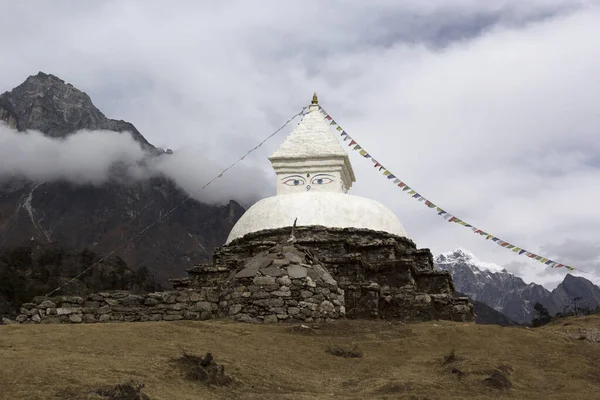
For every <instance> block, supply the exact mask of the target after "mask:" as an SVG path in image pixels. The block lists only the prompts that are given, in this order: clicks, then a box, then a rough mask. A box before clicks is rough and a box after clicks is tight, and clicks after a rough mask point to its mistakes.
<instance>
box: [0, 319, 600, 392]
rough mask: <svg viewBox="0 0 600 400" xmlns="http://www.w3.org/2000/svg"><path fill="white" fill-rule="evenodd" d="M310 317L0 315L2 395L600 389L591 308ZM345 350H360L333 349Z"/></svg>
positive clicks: (599, 322) (599, 353) (599, 351)
mask: <svg viewBox="0 0 600 400" xmlns="http://www.w3.org/2000/svg"><path fill="white" fill-rule="evenodd" d="M310 327H311V328H310V329H306V328H301V327H300V326H299V325H294V326H292V325H290V324H282V325H251V324H241V323H233V322H228V321H209V322H147V323H121V324H116V323H115V324H90V325H6V326H0V388H1V389H0V398H2V399H99V398H102V397H100V396H98V395H96V394H90V392H91V391H92V390H94V389H96V388H99V387H104V386H110V385H116V384H119V383H123V382H127V381H130V380H134V381H137V382H141V383H144V385H145V387H144V388H143V390H142V392H143V393H145V394H146V395H148V396H149V398H150V399H152V400H156V399H407V400H408V399H412V400H418V399H419V400H425V399H431V400H433V399H488V398H494V399H504V398H506V399H560V400H566V399H600V343H598V341H600V334H599V333H598V332H599V331H598V328H600V316H597V315H596V316H588V317H580V318H576V319H568V320H563V321H559V322H555V323H552V324H550V325H547V326H545V327H542V328H538V329H526V328H501V327H498V326H483V325H474V324H461V323H452V322H445V321H436V322H427V323H420V324H391V323H387V322H379V321H377V322H374V321H339V322H336V323H332V324H327V325H320V326H317V325H312V324H311V325H310ZM182 349H183V350H185V351H186V352H188V353H191V354H196V355H199V356H203V355H204V354H205V353H206V352H208V351H210V352H211V353H212V355H213V357H214V360H215V362H216V363H217V364H219V365H224V367H225V374H227V375H229V376H230V377H231V378H232V379H233V382H232V383H231V384H230V385H229V386H210V385H207V384H206V383H204V382H198V381H192V380H190V379H189V378H188V377H187V376H186V374H185V371H184V370H183V369H182V367H181V366H180V364H178V363H176V362H175V361H174V359H177V358H179V357H181V355H182V352H181V350H182ZM340 349H341V350H344V349H346V350H348V349H352V350H353V351H354V352H355V353H356V354H354V355H355V356H358V357H348V358H345V357H341V356H336V355H334V354H331V353H332V352H333V353H336V351H339V350H340ZM453 349H454V354H453V355H452V354H451V353H452V350H453ZM331 350H334V351H331ZM342 353H343V351H342ZM494 371H495V372H494ZM492 375H493V378H492V379H491V380H490V379H488V380H486V379H487V378H489V377H490V376H492ZM507 382H509V383H507ZM509 384H510V385H511V387H510V388H501V387H500V386H506V385H509Z"/></svg>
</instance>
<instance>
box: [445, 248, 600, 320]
mask: <svg viewBox="0 0 600 400" xmlns="http://www.w3.org/2000/svg"><path fill="white" fill-rule="evenodd" d="M434 264H435V266H436V267H437V268H439V269H443V270H446V271H448V272H450V274H451V275H452V279H453V281H454V284H455V285H456V289H457V291H459V292H462V293H465V294H466V295H467V296H469V297H470V298H472V299H473V300H476V301H481V302H484V303H485V304H487V305H489V306H490V307H492V308H493V309H495V310H496V311H498V312H501V313H502V314H504V315H506V316H507V317H508V318H509V319H511V320H513V321H515V322H518V323H530V322H531V319H532V317H533V313H534V312H533V306H534V305H535V303H537V302H539V303H542V304H543V305H544V306H545V307H546V308H548V310H549V312H550V313H551V314H553V315H555V314H557V313H561V312H564V311H565V310H566V309H568V308H570V307H572V306H573V304H572V303H573V299H574V298H576V297H582V301H583V302H582V304H581V305H582V306H585V307H587V308H590V309H592V310H593V309H595V308H596V307H599V306H600V288H599V287H598V286H596V285H594V284H593V283H592V282H590V281H589V280H587V279H585V278H583V277H576V276H573V275H571V274H567V275H566V276H565V278H564V280H563V282H562V283H561V284H559V285H558V287H557V288H555V289H554V290H552V291H549V290H548V289H546V288H544V287H543V286H542V285H539V284H536V283H534V282H531V283H528V284H527V283H525V282H524V281H523V279H521V278H520V277H518V276H515V275H514V274H511V273H510V272H508V271H507V270H506V269H503V268H501V267H499V266H497V265H495V264H491V263H485V262H482V261H480V260H478V259H477V258H476V257H475V256H474V255H473V254H472V253H471V252H469V251H467V250H464V249H462V248H459V249H456V250H454V251H451V252H447V253H442V254H440V255H438V256H436V257H434Z"/></svg>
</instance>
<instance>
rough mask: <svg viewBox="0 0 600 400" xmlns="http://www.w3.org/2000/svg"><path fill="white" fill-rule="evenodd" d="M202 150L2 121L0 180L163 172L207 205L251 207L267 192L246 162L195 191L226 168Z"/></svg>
mask: <svg viewBox="0 0 600 400" xmlns="http://www.w3.org/2000/svg"><path fill="white" fill-rule="evenodd" d="M206 153H207V152H206V150H203V151H200V150H199V149H198V150H195V149H194V148H187V149H183V150H180V151H176V152H174V153H173V154H164V155H162V156H152V155H150V154H148V153H147V152H146V151H144V150H143V149H142V147H141V146H140V144H139V143H138V142H136V141H135V140H134V139H133V138H132V136H131V134H129V133H128V132H113V131H87V130H84V131H79V132H76V133H74V134H72V135H70V136H68V137H66V138H58V139H57V138H50V137H47V136H44V135H43V134H42V133H40V132H37V131H27V132H18V131H16V130H14V129H11V128H9V127H8V126H6V124H4V123H0V181H2V180H7V179H11V178H15V177H22V178H26V179H29V180H32V181H36V182H51V181H56V180H66V181H69V182H72V183H75V184H92V185H97V186H100V185H103V184H105V183H107V182H109V181H114V180H117V181H121V182H123V183H132V182H135V181H139V180H144V179H149V178H151V177H154V176H161V175H163V176H166V177H168V178H170V179H172V180H173V181H174V182H175V183H176V184H177V185H178V186H179V187H180V188H181V189H183V190H184V191H185V192H186V193H195V192H198V193H195V195H194V198H195V199H196V200H198V201H202V202H206V203H211V204H223V203H225V202H227V201H229V200H236V201H238V202H240V203H242V204H244V205H249V204H252V203H253V202H255V201H256V200H258V199H259V198H260V197H262V196H263V195H266V193H265V192H266V189H268V188H269V187H270V186H269V185H268V182H267V176H266V174H265V172H264V171H262V170H260V169H259V168H257V167H255V166H253V165H248V164H247V163H246V165H244V164H240V165H238V167H237V168H235V169H232V170H230V171H228V172H227V173H225V174H223V176H222V177H220V178H219V179H217V180H215V181H214V182H212V183H211V184H210V185H209V186H208V187H206V188H205V189H203V190H200V191H199V189H200V188H201V187H202V186H204V185H205V184H206V183H207V182H209V181H210V180H211V179H213V178H214V177H216V176H217V175H219V173H220V172H221V171H222V170H223V169H224V168H225V167H226V165H224V164H223V163H222V162H215V161H214V160H211V159H210V158H209V157H207V155H206ZM233 157H235V156H233ZM231 161H232V162H233V161H234V160H233V159H232V160H231Z"/></svg>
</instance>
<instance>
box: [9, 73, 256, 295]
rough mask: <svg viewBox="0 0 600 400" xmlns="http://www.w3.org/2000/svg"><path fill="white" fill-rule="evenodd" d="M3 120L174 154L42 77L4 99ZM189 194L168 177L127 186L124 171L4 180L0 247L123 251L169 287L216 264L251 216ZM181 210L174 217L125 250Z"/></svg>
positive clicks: (44, 131) (88, 100)
mask: <svg viewBox="0 0 600 400" xmlns="http://www.w3.org/2000/svg"><path fill="white" fill-rule="evenodd" d="M0 121H3V122H4V123H6V124H7V125H8V126H9V127H10V128H12V129H15V132H19V131H21V132H22V131H29V130H37V131H39V132H41V133H42V134H43V135H44V136H47V137H52V138H65V137H67V136H69V135H73V134H76V132H79V131H84V130H88V131H89V130H105V131H114V132H128V133H130V134H131V136H132V138H133V139H134V140H135V141H136V142H137V143H139V144H140V146H141V147H142V148H143V150H144V151H145V152H146V153H148V155H149V157H153V156H165V157H168V156H169V155H168V154H166V153H165V152H164V151H162V150H161V149H157V148H156V147H154V146H153V145H152V144H150V143H149V142H148V141H147V140H146V139H145V138H144V136H143V135H142V134H141V133H140V132H139V131H138V130H137V129H136V128H135V126H134V125H133V124H131V123H129V122H125V121H117V120H111V119H109V118H107V117H106V116H105V115H104V114H103V113H102V112H101V111H100V110H98V109H97V108H96V107H95V106H94V104H93V103H92V101H91V98H90V97H89V96H88V95H87V94H86V93H84V92H82V91H80V90H78V89H76V88H75V87H73V86H72V85H71V84H69V83H66V82H65V81H63V80H62V79H60V78H58V77H56V76H54V75H51V74H46V73H43V72H40V73H38V74H37V75H32V76H29V77H28V78H27V79H26V80H25V82H23V83H22V84H20V85H18V86H17V87H15V88H14V89H12V90H10V91H7V92H5V93H3V94H2V95H0ZM187 197H188V195H187V193H185V192H184V191H183V190H182V189H180V188H179V187H178V186H177V185H176V184H175V182H174V181H172V180H171V179H169V178H168V177H166V176H162V175H159V176H153V177H150V178H146V179H142V180H135V181H133V180H126V181H123V180H122V179H118V169H116V174H115V175H114V179H109V180H108V181H107V182H105V183H103V184H99V185H98V184H97V185H91V184H75V183H72V182H68V181H66V180H64V179H55V180H51V181H46V182H34V181H31V180H30V179H28V178H27V177H22V176H10V177H6V176H4V177H0V249H1V248H6V247H10V246H19V245H21V244H23V243H25V242H26V241H27V240H29V239H30V238H32V237H34V238H36V239H37V240H40V241H46V242H53V241H57V242H60V243H62V244H64V245H67V246H70V247H73V248H75V249H80V250H82V249H85V248H89V249H92V250H93V251H94V252H97V253H99V254H107V253H109V252H110V251H113V250H114V249H115V248H119V247H121V249H120V250H118V251H117V252H116V255H118V256H120V257H122V258H123V260H125V262H126V263H127V264H128V265H129V266H131V267H132V268H133V269H139V268H141V267H147V268H148V270H149V271H150V272H151V274H152V275H153V276H155V277H156V279H157V281H158V282H159V283H160V284H162V285H163V286H165V287H168V286H169V283H168V280H169V279H171V278H177V277H181V276H183V275H185V270H186V269H187V268H190V267H192V266H193V265H195V264H199V263H204V262H207V261H208V260H210V258H211V257H212V250H213V249H214V247H216V246H219V245H222V244H223V243H224V242H225V239H226V238H227V235H228V233H229V231H230V230H231V228H232V227H233V225H234V224H235V222H237V220H238V219H239V218H240V217H241V215H242V214H243V213H244V211H245V210H244V208H243V207H242V206H241V205H240V204H239V203H237V202H236V201H234V200H230V201H229V202H228V203H226V204H223V205H210V204H205V203H202V202H198V201H196V200H193V199H190V200H189V201H186V202H185V203H183V202H184V200H186V198H187ZM181 203H183V204H181ZM180 204H181V205H180ZM179 205H180V206H179ZM176 206H177V207H178V208H177V209H176V210H175V211H174V212H173V213H171V214H170V215H169V217H168V218H166V219H164V220H162V221H161V222H160V223H158V224H155V225H154V226H153V227H152V228H151V229H148V230H147V231H145V232H144V234H143V235H142V236H140V237H138V238H136V240H134V241H131V242H130V243H127V244H126V245H125V243H126V242H127V241H128V240H129V239H130V238H132V237H134V236H135V235H136V234H138V232H140V231H142V230H143V229H145V228H147V227H148V226H149V225H151V224H154V223H155V222H156V221H157V220H158V219H160V218H161V217H162V215H164V213H165V212H166V210H171V209H173V208H174V207H176Z"/></svg>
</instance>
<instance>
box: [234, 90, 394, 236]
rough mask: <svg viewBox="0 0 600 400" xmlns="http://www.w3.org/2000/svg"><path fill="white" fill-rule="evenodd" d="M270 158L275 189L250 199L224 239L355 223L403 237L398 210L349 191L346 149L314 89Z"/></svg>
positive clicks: (350, 171) (351, 173)
mask: <svg viewBox="0 0 600 400" xmlns="http://www.w3.org/2000/svg"><path fill="white" fill-rule="evenodd" d="M269 160H270V161H271V163H272V166H273V169H274V171H275V175H276V188H277V193H276V195H275V196H273V197H268V198H265V199H262V200H260V201H259V202H257V203H256V204H254V205H253V206H252V207H250V209H248V211H246V213H245V214H244V215H243V216H242V217H241V218H240V220H239V221H238V222H237V224H236V225H235V226H234V227H233V229H232V230H231V233H230V234H229V237H228V238H227V242H226V243H229V242H231V241H232V240H234V239H238V238H241V237H243V236H244V235H246V234H248V233H253V232H258V231H262V230H267V229H277V228H284V227H290V226H292V224H293V223H294V220H295V219H296V218H297V225H298V226H323V227H327V228H359V229H370V230H373V231H382V232H386V233H391V234H394V235H397V236H401V237H406V232H405V230H404V228H403V227H402V224H401V223H400V221H399V220H398V218H397V217H396V215H395V214H394V213H393V212H392V211H391V210H389V209H388V208H387V207H385V206H384V205H382V204H381V203H379V202H377V201H375V200H372V199H368V198H364V197H359V196H353V195H350V194H348V191H349V190H350V188H351V187H352V183H353V182H355V181H356V178H355V176H354V170H353V169H352V164H351V163H350V159H349V157H348V153H347V152H346V151H345V150H344V149H343V148H342V146H341V145H340V142H339V141H338V138H337V136H336V135H335V134H334V133H333V132H332V131H331V129H330V126H329V123H328V122H327V121H326V120H325V118H323V115H322V114H321V113H320V109H319V103H318V98H317V95H316V94H314V95H313V98H312V101H311V104H310V106H309V107H308V113H307V114H306V115H305V116H304V118H303V119H302V121H300V123H299V124H298V125H297V126H296V128H295V129H294V130H293V131H292V132H291V133H290V135H289V136H288V137H287V138H286V139H285V140H284V141H283V143H282V144H281V145H280V147H279V148H278V149H277V150H276V151H275V153H273V154H272V155H271V156H270V157H269Z"/></svg>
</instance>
